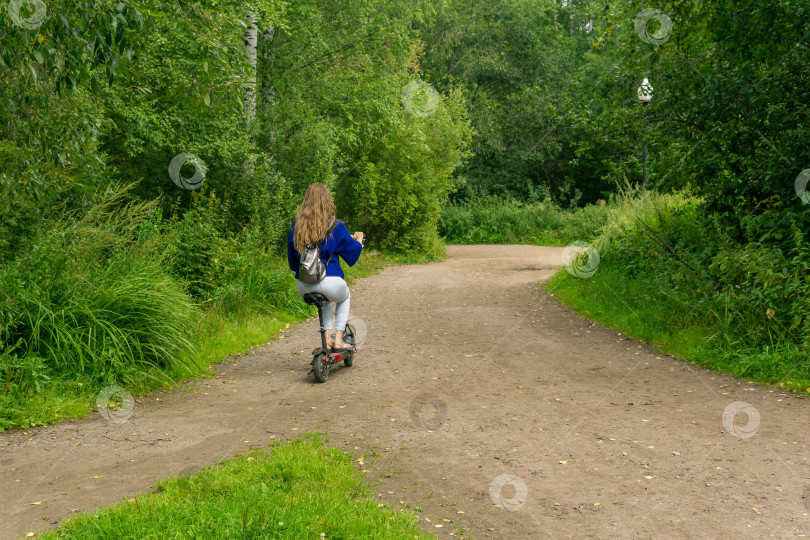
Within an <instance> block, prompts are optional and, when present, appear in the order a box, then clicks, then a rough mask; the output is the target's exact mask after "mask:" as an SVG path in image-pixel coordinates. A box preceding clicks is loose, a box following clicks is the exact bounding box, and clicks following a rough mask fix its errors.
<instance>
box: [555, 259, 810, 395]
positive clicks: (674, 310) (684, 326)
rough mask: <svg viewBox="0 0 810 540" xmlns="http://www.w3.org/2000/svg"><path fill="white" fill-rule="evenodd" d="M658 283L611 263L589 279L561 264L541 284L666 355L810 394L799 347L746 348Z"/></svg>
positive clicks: (807, 366)
mask: <svg viewBox="0 0 810 540" xmlns="http://www.w3.org/2000/svg"><path fill="white" fill-rule="evenodd" d="M660 285H661V283H660V282H658V281H655V280H652V279H647V278H646V277H645V276H644V275H643V274H642V275H640V276H637V277H630V276H629V275H628V273H627V272H626V271H625V270H624V269H622V268H617V267H615V266H613V265H611V263H610V262H607V263H603V264H601V265H600V266H599V268H598V270H597V272H596V273H595V274H594V275H593V276H592V277H590V278H579V277H575V276H573V275H571V274H570V273H568V272H567V271H566V270H565V269H561V270H559V271H558V272H557V273H556V274H555V275H554V277H553V278H552V279H551V280H550V281H549V283H547V284H546V285H544V286H543V288H544V290H546V291H547V292H549V293H551V294H553V295H554V296H555V297H556V298H558V299H559V300H560V301H562V302H563V303H565V304H566V305H568V306H570V307H572V308H573V309H575V310H576V311H577V312H579V313H580V314H582V315H583V316H585V317H587V318H589V319H592V320H594V321H599V322H601V323H603V324H605V325H606V326H608V327H610V328H612V329H614V330H616V331H618V332H621V333H623V334H625V335H627V336H628V337H631V338H633V339H638V340H642V341H646V342H649V343H650V344H652V345H653V346H654V347H655V348H656V349H658V350H660V351H661V352H664V353H666V354H672V355H674V356H677V357H679V358H681V359H683V360H685V361H687V362H689V363H692V364H697V365H700V366H703V367H707V368H709V369H712V370H714V371H717V372H720V373H725V374H727V375H731V376H733V377H738V378H742V379H747V380H751V381H756V382H759V383H768V384H777V385H778V386H780V387H781V388H786V389H789V390H792V391H796V392H803V393H810V363H808V362H807V354H806V351H804V350H803V349H802V348H801V347H800V346H798V345H794V344H788V343H784V342H780V343H778V344H775V345H774V346H770V347H769V346H764V347H760V348H758V349H753V348H750V347H747V346H745V345H744V344H743V343H740V342H738V341H737V340H735V339H734V338H733V337H731V335H730V334H729V332H728V331H727V330H726V329H724V328H723V327H722V326H721V325H720V324H718V322H717V317H714V316H710V317H707V316H702V315H701V314H700V312H699V311H698V310H696V309H695V306H694V305H686V304H684V303H683V302H682V301H681V300H676V299H675V296H674V295H673V294H669V292H667V291H665V290H663V289H662V288H661V286H660Z"/></svg>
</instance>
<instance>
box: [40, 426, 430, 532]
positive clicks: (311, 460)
mask: <svg viewBox="0 0 810 540" xmlns="http://www.w3.org/2000/svg"><path fill="white" fill-rule="evenodd" d="M157 491H158V492H157V493H151V494H146V495H140V496H136V497H132V498H129V499H128V500H126V501H123V502H120V503H118V504H115V505H113V506H110V507H108V508H104V509H101V510H98V511H96V512H94V513H87V514H82V515H78V516H75V517H72V518H70V519H68V520H66V521H65V522H64V523H63V524H62V525H61V526H60V528H59V529H58V530H56V531H49V532H46V533H44V534H42V535H41V538H44V539H55V538H74V539H79V538H93V539H104V538H109V539H116V540H118V539H139V540H140V539H160V540H164V539H181V538H210V539H220V538H221V539H232V538H244V539H247V538H262V539H264V538H295V539H298V538H301V539H313V540H320V539H322V538H323V539H339V538H370V539H373V538H379V539H389V538H403V539H404V538H408V539H411V538H435V537H434V536H433V535H430V534H427V533H424V532H422V531H421V530H420V529H419V526H418V523H417V521H418V520H417V518H416V516H415V514H413V513H410V512H395V511H394V510H392V509H391V508H390V507H380V506H378V503H377V501H375V500H372V499H371V498H370V497H369V493H368V487H367V485H366V483H365V482H364V479H363V476H362V474H361V473H360V472H359V471H358V470H357V469H356V468H355V467H354V464H353V462H352V459H351V458H350V457H349V456H348V455H347V454H345V453H343V452H341V451H340V450H338V449H334V448H332V449H327V448H324V445H323V442H322V440H321V438H320V437H319V436H313V435H308V436H305V437H302V438H300V439H297V440H295V441H292V442H290V443H285V444H281V443H279V444H275V445H273V446H272V447H271V448H270V449H269V450H253V451H251V452H249V453H248V454H247V455H244V456H239V457H237V458H235V459H231V460H229V461H226V462H224V463H221V464H220V465H218V466H216V467H210V468H206V469H204V470H202V471H200V472H198V473H197V474H195V475H193V476H190V477H178V478H172V479H168V480H162V481H160V482H158V484H157Z"/></svg>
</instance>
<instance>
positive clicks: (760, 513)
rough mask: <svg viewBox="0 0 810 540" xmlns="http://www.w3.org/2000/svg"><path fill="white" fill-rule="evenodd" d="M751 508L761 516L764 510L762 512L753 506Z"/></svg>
mask: <svg viewBox="0 0 810 540" xmlns="http://www.w3.org/2000/svg"><path fill="white" fill-rule="evenodd" d="M751 510H753V511H754V512H755V513H756V515H758V516H761V515H762V512H760V511H759V510H757V509H756V508H751Z"/></svg>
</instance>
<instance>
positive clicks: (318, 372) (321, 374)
mask: <svg viewBox="0 0 810 540" xmlns="http://www.w3.org/2000/svg"><path fill="white" fill-rule="evenodd" d="M325 360H326V354H324V353H318V354H316V355H315V356H314V357H312V373H313V374H314V375H315V380H316V381H318V382H319V383H323V382H326V379H327V378H328V377H329V366H328V365H327V364H326V361H325Z"/></svg>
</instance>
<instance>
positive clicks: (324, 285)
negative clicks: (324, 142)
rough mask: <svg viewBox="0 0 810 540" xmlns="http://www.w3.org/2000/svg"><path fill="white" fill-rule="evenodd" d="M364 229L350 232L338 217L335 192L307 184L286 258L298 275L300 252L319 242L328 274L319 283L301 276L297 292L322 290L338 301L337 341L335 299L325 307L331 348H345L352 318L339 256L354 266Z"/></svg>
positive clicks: (303, 293)
mask: <svg viewBox="0 0 810 540" xmlns="http://www.w3.org/2000/svg"><path fill="white" fill-rule="evenodd" d="M335 222H337V226H336V227H335V228H334V229H333V230H332V232H331V233H329V234H328V235H327V231H328V230H329V228H330V227H331V226H332V224H334V223H335ZM364 239H365V235H364V234H363V233H362V232H356V233H354V234H349V230H348V229H347V228H346V225H344V224H343V222H341V221H337V218H336V217H335V203H334V201H333V200H332V193H331V192H330V191H329V188H328V187H326V186H325V185H323V184H312V185H311V186H309V188H307V192H306V194H305V195H304V201H303V202H302V203H301V206H299V207H298V212H297V213H296V215H295V221H293V224H292V227H291V228H290V237H289V239H288V240H287V261H288V262H289V263H290V270H292V271H293V272H295V279H298V266H299V265H300V264H301V254H302V253H303V252H304V248H305V247H306V245H307V244H318V249H319V250H320V254H321V260H322V261H323V262H324V263H325V264H326V263H327V261H328V264H327V266H326V277H325V278H323V279H322V280H321V281H319V282H318V283H304V282H302V281H301V280H298V294H299V295H301V297H302V298H303V296H304V295H305V294H307V293H313V292H317V293H321V294H322V295H324V296H326V297H327V298H328V299H329V300H331V301H332V302H334V304H335V341H334V342H332V339H331V336H330V334H331V332H329V331H328V330H331V329H332V302H330V303H329V304H327V305H325V306H324V307H323V316H324V327H325V328H326V330H327V332H326V345H327V346H328V347H331V348H332V349H343V348H345V347H346V345H344V343H343V331H344V330H345V329H346V321H348V320H349V296H350V295H349V287H348V286H347V285H346V282H345V281H344V280H343V269H341V268H340V261H339V260H338V257H340V258H342V259H343V260H344V261H346V264H348V265H349V266H354V263H356V262H357V259H359V258H360V253H361V252H362V251H363V240H364Z"/></svg>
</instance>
